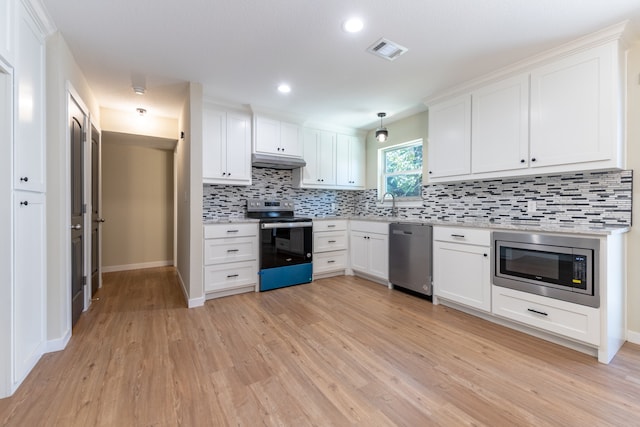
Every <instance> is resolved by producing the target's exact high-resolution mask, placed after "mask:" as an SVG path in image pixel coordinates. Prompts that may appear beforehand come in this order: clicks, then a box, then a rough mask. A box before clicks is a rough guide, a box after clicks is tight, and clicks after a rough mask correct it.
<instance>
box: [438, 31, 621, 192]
mask: <svg viewBox="0 0 640 427" xmlns="http://www.w3.org/2000/svg"><path fill="white" fill-rule="evenodd" d="M598 43H599V44H598ZM593 46H595V47H593ZM619 49H620V46H619V41H618V40H614V41H602V40H598V41H597V43H596V42H593V45H590V47H588V48H586V47H584V46H581V47H576V48H575V49H573V50H571V51H567V48H565V50H563V51H561V52H557V51H554V52H553V53H552V54H548V55H547V56H545V59H544V60H540V59H538V62H536V63H532V64H531V65H530V66H529V67H527V70H526V71H525V72H522V71H521V72H520V73H519V74H518V75H513V76H511V77H507V78H503V79H502V80H498V81H497V82H495V81H494V82H492V83H490V84H487V85H485V86H479V84H475V85H474V86H478V88H477V89H474V90H470V91H469V92H468V93H467V94H464V95H462V96H458V97H456V98H453V99H448V100H446V101H443V102H437V103H434V104H431V105H430V106H429V152H428V158H429V179H430V181H432V182H447V181H461V180H471V179H493V178H503V177H510V176H522V175H532V174H548V173H566V172H575V171H586V170H604V169H619V168H622V167H624V149H623V142H624V140H623V133H622V130H621V118H622V115H623V111H622V105H621V98H622V93H621V82H622V78H621V74H620V57H621V56H620V50H619ZM540 64H542V65H540ZM519 69H520V70H521V69H522V67H520V68H519Z"/></svg>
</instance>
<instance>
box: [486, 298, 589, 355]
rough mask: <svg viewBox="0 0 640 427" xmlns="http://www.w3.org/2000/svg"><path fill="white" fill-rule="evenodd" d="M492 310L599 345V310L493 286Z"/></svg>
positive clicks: (510, 317)
mask: <svg viewBox="0 0 640 427" xmlns="http://www.w3.org/2000/svg"><path fill="white" fill-rule="evenodd" d="M492 294H493V305H492V307H493V313H494V314H496V315H498V316H502V317H506V318H508V319H512V320H516V321H518V322H520V323H524V324H526V325H529V326H533V327H536V328H539V329H544V330H546V331H549V332H553V333H555V334H559V335H563V336H565V337H568V338H573V339H576V340H579V341H582V342H585V343H589V344H594V345H599V344H600V310H599V309H597V308H593V307H587V306H584V305H579V304H573V303H569V302H565V301H559V300H556V299H552V298H546V297H543V296H540V295H533V294H529V293H525V292H520V291H517V290H514V289H508V288H503V287H500V286H495V285H494V286H493V289H492Z"/></svg>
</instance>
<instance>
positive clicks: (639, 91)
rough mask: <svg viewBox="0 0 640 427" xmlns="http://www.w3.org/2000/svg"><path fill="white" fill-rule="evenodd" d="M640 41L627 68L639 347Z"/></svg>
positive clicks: (639, 339) (632, 307)
mask: <svg viewBox="0 0 640 427" xmlns="http://www.w3.org/2000/svg"><path fill="white" fill-rule="evenodd" d="M639 78H640V42H636V44H635V45H634V46H633V47H632V49H631V50H630V51H629V56H628V66H627V117H626V125H627V135H626V139H627V168H628V169H633V171H634V174H633V207H632V210H633V213H632V218H631V220H632V223H633V224H634V226H633V227H631V231H630V232H629V233H627V235H626V238H627V329H628V330H629V331H630V333H629V337H628V339H629V340H630V341H633V342H635V343H638V344H640V263H638V260H640V229H639V228H638V224H639V223H640V81H639V80H638V79H639Z"/></svg>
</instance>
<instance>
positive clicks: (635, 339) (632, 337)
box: [627, 331, 640, 344]
mask: <svg viewBox="0 0 640 427" xmlns="http://www.w3.org/2000/svg"><path fill="white" fill-rule="evenodd" d="M627 341H629V342H630V343H633V344H640V332H635V331H627Z"/></svg>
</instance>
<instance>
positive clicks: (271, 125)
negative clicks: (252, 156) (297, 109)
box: [254, 116, 280, 154]
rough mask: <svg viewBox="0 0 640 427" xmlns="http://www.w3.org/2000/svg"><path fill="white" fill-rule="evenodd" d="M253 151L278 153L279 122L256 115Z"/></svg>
mask: <svg viewBox="0 0 640 427" xmlns="http://www.w3.org/2000/svg"><path fill="white" fill-rule="evenodd" d="M254 131H255V147H254V149H255V151H259V152H262V153H271V154H280V122H279V121H278V120H272V119H267V118H266V117H260V116H256V119H255V130H254Z"/></svg>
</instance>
